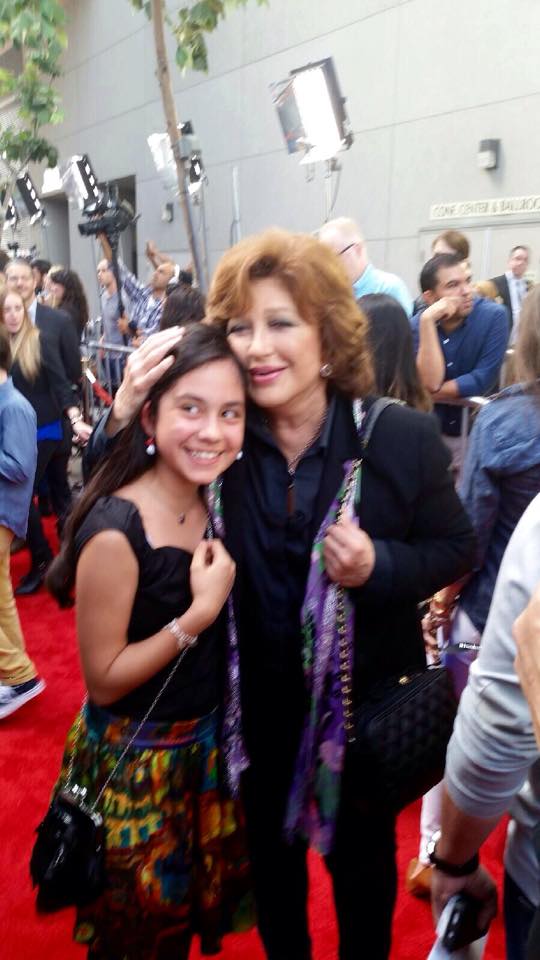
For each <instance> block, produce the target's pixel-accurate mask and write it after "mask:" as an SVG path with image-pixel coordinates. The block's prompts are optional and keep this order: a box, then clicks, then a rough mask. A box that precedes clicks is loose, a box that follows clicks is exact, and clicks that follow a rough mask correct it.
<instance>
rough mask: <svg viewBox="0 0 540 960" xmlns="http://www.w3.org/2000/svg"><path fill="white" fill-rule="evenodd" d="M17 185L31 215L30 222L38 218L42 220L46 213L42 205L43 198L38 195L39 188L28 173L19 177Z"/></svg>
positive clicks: (34, 221)
mask: <svg viewBox="0 0 540 960" xmlns="http://www.w3.org/2000/svg"><path fill="white" fill-rule="evenodd" d="M17 187H18V190H19V193H20V195H21V200H22V202H23V203H24V205H25V207H26V210H27V212H28V215H29V217H30V224H34V223H36V222H37V221H38V220H41V218H42V217H43V216H44V215H45V211H44V209H43V207H42V205H41V200H40V199H39V197H38V195H37V190H36V188H35V186H34V184H33V183H32V180H31V177H30V175H29V174H28V173H23V174H21V176H20V177H17Z"/></svg>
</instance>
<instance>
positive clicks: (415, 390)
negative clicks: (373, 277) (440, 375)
mask: <svg viewBox="0 0 540 960" xmlns="http://www.w3.org/2000/svg"><path fill="white" fill-rule="evenodd" d="M358 304H359V306H360V307H361V308H362V310H363V311H364V313H365V314H366V316H367V318H368V320H369V330H368V341H369V344H370V346H371V351H372V354H373V367H374V373H375V384H376V389H377V393H378V394H379V396H381V397H395V398H396V400H404V401H405V403H406V404H408V406H409V407H415V408H416V409H417V410H431V408H432V402H431V397H430V396H429V393H428V392H427V390H426V389H425V387H424V386H423V385H422V383H421V381H420V377H419V376H418V371H417V369H416V362H415V358H414V347H413V338H412V332H411V325H410V323H409V320H408V317H407V314H406V313H405V310H404V309H403V307H402V306H401V304H400V303H398V301H397V300H395V299H394V297H389V296H387V294H385V293H370V294H367V296H365V297H360V299H359V301H358Z"/></svg>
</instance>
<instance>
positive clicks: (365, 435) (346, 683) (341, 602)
mask: <svg viewBox="0 0 540 960" xmlns="http://www.w3.org/2000/svg"><path fill="white" fill-rule="evenodd" d="M401 402H402V401H400V400H395V399H394V398H393V397H378V398H377V400H375V402H374V403H373V404H372V406H371V408H370V410H369V411H368V413H367V415H366V414H365V412H364V411H363V410H362V407H361V405H360V403H359V402H358V401H355V404H353V415H354V420H355V423H356V427H357V430H358V433H359V436H360V439H361V444H362V449H363V451H365V450H366V448H367V445H368V443H369V440H370V438H371V435H372V433H373V428H374V427H375V424H376V422H377V420H378V419H379V417H380V415H381V413H382V412H383V410H386V408H387V407H389V406H390V405H391V404H394V403H401ZM353 466H354V469H353V470H352V472H351V476H350V478H349V483H348V484H347V487H346V489H345V491H344V494H343V499H342V501H341V503H340V505H339V509H338V513H337V517H336V522H337V521H338V520H339V519H341V517H342V516H343V511H344V509H345V508H346V506H347V504H348V502H349V499H350V495H351V491H352V487H353V484H356V480H357V478H358V485H359V484H360V483H361V478H362V474H361V467H362V460H355V461H354V464H353ZM355 494H356V496H357V495H358V491H355ZM336 625H337V633H338V653H339V679H340V687H341V703H342V709H343V726H344V729H345V736H346V738H347V743H354V742H355V740H356V733H355V727H354V719H353V709H352V708H353V699H352V694H353V681H352V655H351V649H350V644H349V641H348V637H347V615H346V611H345V588H344V587H338V589H337V596H336Z"/></svg>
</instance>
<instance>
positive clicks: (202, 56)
mask: <svg viewBox="0 0 540 960" xmlns="http://www.w3.org/2000/svg"><path fill="white" fill-rule="evenodd" d="M130 2H131V4H132V5H133V6H134V7H135V9H136V10H144V11H145V13H146V15H147V16H148V17H150V16H151V4H150V3H149V2H148V0H130ZM256 2H257V3H258V5H259V6H263V5H266V3H267V0H256ZM247 3H249V0H196V2H195V3H193V4H191V6H182V7H180V8H179V9H178V10H177V12H176V14H175V15H174V16H173V15H170V14H169V15H168V16H167V21H168V24H169V26H170V28H171V30H172V33H173V35H174V38H175V40H176V54H175V59H176V63H177V66H178V67H180V69H181V70H182V71H183V72H184V73H185V72H186V70H199V71H201V72H203V73H206V72H207V71H208V51H207V49H206V37H205V34H208V33H212V32H213V31H214V30H215V29H216V27H217V26H218V24H219V22H220V20H224V19H225V17H226V15H227V13H228V12H229V11H230V10H234V9H235V8H238V7H245V6H246V5H247Z"/></svg>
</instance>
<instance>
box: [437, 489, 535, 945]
mask: <svg viewBox="0 0 540 960" xmlns="http://www.w3.org/2000/svg"><path fill="white" fill-rule="evenodd" d="M539 581H540V495H538V496H536V497H535V499H534V500H533V501H532V503H531V504H530V505H529V507H528V508H527V510H526V511H525V513H524V514H523V516H522V518H521V520H520V521H519V523H518V525H517V527H516V529H515V531H514V533H513V535H512V537H511V539H510V542H509V544H508V547H507V550H506V552H505V554H504V557H503V560H502V563H501V567H500V572H499V576H498V578H497V583H496V586H495V591H494V594H493V601H492V604H491V608H490V612H489V616H488V620H487V623H486V628H485V631H484V634H483V637H482V644H481V647H480V653H479V656H478V658H477V660H475V662H474V663H473V665H472V666H471V669H470V672H469V681H468V684H467V686H466V688H465V690H464V692H463V695H462V697H461V701H460V704H459V710H458V714H457V718H456V723H455V726H454V732H453V735H452V738H451V740H450V744H449V747H448V753H447V761H446V771H445V778H444V788H443V801H442V814H441V828H440V836H437V837H435V838H433V840H432V843H431V845H430V857H431V862H432V864H433V865H434V867H435V869H434V871H433V876H432V884H431V888H432V903H433V909H434V914H435V916H436V917H438V916H439V914H440V912H441V910H442V909H443V908H444V906H445V904H446V902H447V901H448V900H449V898H450V897H452V896H453V895H455V894H456V893H460V892H462V891H463V892H466V893H469V894H471V895H472V896H473V897H475V898H476V899H478V900H480V901H482V903H483V909H482V911H481V914H480V916H479V923H480V925H482V924H485V923H487V922H488V921H489V919H490V917H492V916H493V915H494V914H495V912H496V909H497V892H496V888H495V885H494V883H493V880H492V878H491V877H490V875H489V874H488V873H487V872H486V871H485V870H484V869H483V867H482V866H481V865H480V862H479V857H478V852H479V849H480V847H481V845H482V843H483V842H484V840H485V839H486V838H487V837H488V836H489V834H490V833H491V831H492V830H493V829H494V827H495V826H496V824H497V823H498V822H499V820H500V818H501V816H502V815H503V814H504V813H506V812H507V811H510V813H511V815H512V820H511V823H510V827H509V831H508V841H507V846H506V851H505V868H506V874H505V889H504V910H505V927H506V940H507V960H525V957H526V956H527V953H526V950H527V939H528V937H529V932H530V927H531V923H532V920H533V916H534V912H535V909H536V908H537V907H538V905H539V904H540V885H539V876H540V873H539V865H538V859H537V856H536V852H535V839H534V833H535V829H536V828H537V825H538V822H539V821H540V752H539V747H538V744H537V742H536V739H535V735H534V727H533V722H532V717H531V711H530V709H529V705H528V703H527V699H526V697H525V695H524V693H523V690H522V688H521V686H520V683H519V679H518V676H517V674H516V670H515V666H514V662H515V659H516V643H515V640H514V636H513V627H514V623H515V622H516V619H517V618H518V617H519V616H520V615H521V614H522V613H523V611H524V610H525V608H526V607H527V605H528V604H529V601H530V599H531V597H532V596H533V594H534V592H535V590H536V588H537V585H538V583H539ZM533 609H534V608H533ZM517 629H518V632H519V630H520V624H519V622H518V627H517Z"/></svg>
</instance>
